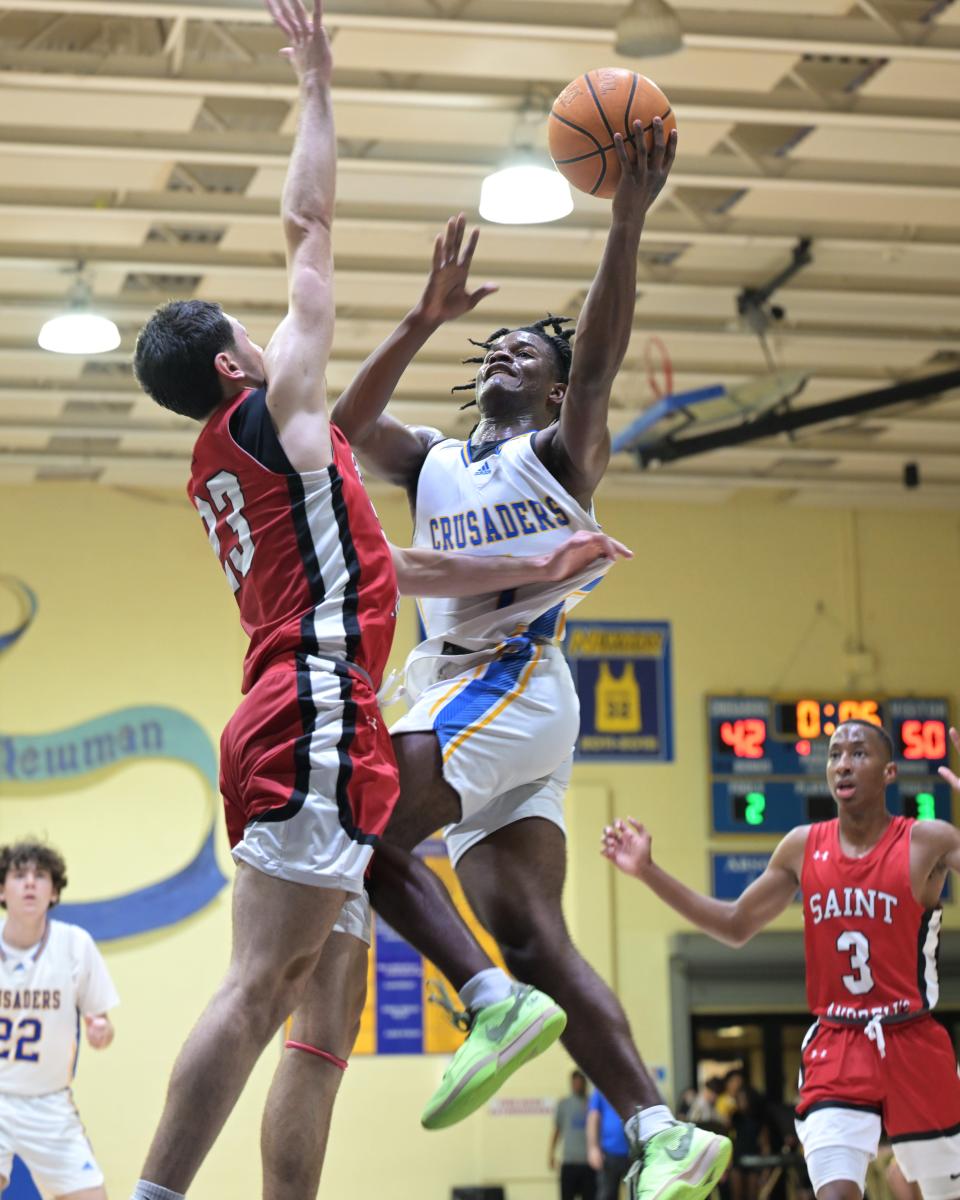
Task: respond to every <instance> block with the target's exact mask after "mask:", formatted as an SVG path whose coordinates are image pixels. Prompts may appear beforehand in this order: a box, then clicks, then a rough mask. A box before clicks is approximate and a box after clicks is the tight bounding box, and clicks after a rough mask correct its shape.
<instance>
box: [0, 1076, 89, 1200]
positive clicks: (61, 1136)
mask: <svg viewBox="0 0 960 1200" xmlns="http://www.w3.org/2000/svg"><path fill="white" fill-rule="evenodd" d="M15 1154H16V1155H19V1157H20V1158H22V1159H23V1161H24V1163H25V1164H26V1166H27V1169H28V1170H29V1171H30V1174H31V1175H32V1177H33V1181H34V1183H35V1184H36V1185H37V1187H38V1188H39V1189H40V1191H41V1192H43V1193H44V1194H45V1195H48V1196H66V1195H69V1193H70V1192H79V1191H83V1190H85V1189H86V1188H95V1187H100V1186H101V1184H102V1183H103V1172H102V1171H101V1170H100V1167H99V1165H98V1163H97V1160H96V1159H95V1158H94V1156H93V1149H92V1147H91V1145H90V1142H89V1140H88V1139H87V1135H86V1133H85V1131H84V1128H83V1122H82V1121H81V1120H80V1114H79V1113H78V1112H77V1109H76V1106H75V1105H74V1103H73V1095H72V1094H71V1092H70V1089H69V1088H64V1089H63V1091H60V1092H50V1093H48V1094H47V1095H46V1096H15V1095H12V1094H11V1093H9V1092H0V1177H3V1178H4V1179H6V1180H8V1181H9V1179H10V1173H11V1171H12V1170H13V1156H14V1155H15Z"/></svg>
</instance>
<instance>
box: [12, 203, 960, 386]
mask: <svg viewBox="0 0 960 1200" xmlns="http://www.w3.org/2000/svg"><path fill="white" fill-rule="evenodd" d="M2 215H3V213H2V209H0V217H2ZM93 284H94V290H93V296H92V302H93V304H94V306H95V307H96V309H97V311H99V312H102V313H103V314H104V315H105V316H109V317H111V318H113V319H114V320H118V321H120V322H121V323H122V324H128V325H129V324H132V323H140V322H142V321H145V320H146V319H147V318H148V317H149V316H150V314H151V313H152V312H153V311H154V310H155V309H156V308H157V307H159V306H160V305H161V304H164V303H165V302H166V301H167V300H168V299H169V297H168V296H167V295H166V294H162V293H159V292H158V293H156V294H155V295H149V296H146V295H140V294H137V295H131V294H124V293H121V294H119V295H112V294H109V293H106V294H100V293H98V292H97V291H96V280H95V279H94V280H93ZM63 306H64V297H63V295H48V296H45V297H41V296H37V294H36V293H33V294H30V295H23V294H20V293H6V294H3V293H0V317H23V316H25V315H29V316H32V317H33V318H34V319H35V320H36V321H37V322H38V323H39V322H41V321H44V320H46V319H47V318H48V317H49V316H52V315H54V314H55V313H56V312H58V311H60V310H61V309H62V308H63ZM231 307H232V310H233V315H234V316H236V317H237V318H239V319H240V320H242V321H244V322H246V323H248V324H249V323H251V322H254V323H257V324H268V323H273V324H278V323H279V322H280V320H281V319H282V317H283V316H284V314H285V312H286V305H285V304H283V303H282V302H280V301H278V302H277V303H276V304H263V303H262V302H251V303H244V302H243V301H240V302H239V303H237V302H232V304H231ZM401 315H402V313H401V312H400V311H399V309H398V310H397V312H396V314H394V316H395V318H396V319H394V318H393V317H390V316H386V315H381V313H380V312H379V311H377V312H373V311H369V312H368V311H364V312H363V313H355V312H353V311H352V306H350V311H348V312H345V313H344V314H343V315H340V316H338V317H337V331H338V338H339V337H342V336H344V333H345V335H346V336H347V337H348V338H350V339H356V338H358V337H361V336H362V337H363V338H364V340H366V341H368V342H369V343H370V344H371V346H372V345H373V344H375V343H376V342H378V341H382V340H383V339H384V338H386V337H387V336H388V335H389V334H390V332H391V331H392V330H393V328H394V326H395V325H396V323H397V320H398V319H399V317H400V316H401ZM489 324H490V322H489V320H487V321H484V320H482V319H478V318H477V317H476V316H473V317H472V318H471V317H468V318H460V319H459V320H458V321H457V323H456V326H455V332H456V338H457V341H458V344H459V343H460V342H462V341H463V340H464V339H466V338H470V337H473V338H477V339H480V338H483V337H486V335H487V334H488V333H489ZM633 329H634V334H635V336H643V335H653V334H656V335H657V336H659V337H661V338H670V337H677V338H687V339H690V338H703V337H708V338H723V340H724V344H725V345H736V346H739V347H743V348H748V347H749V348H753V349H756V350H757V353H758V355H759V353H760V352H759V348H758V343H757V340H756V335H755V334H754V333H753V332H752V331H750V330H749V329H748V328H746V326H744V325H741V324H739V323H736V322H734V321H733V318H732V314H728V315H726V316H722V315H721V316H716V317H707V316H703V317H700V316H692V317H689V318H685V317H682V316H680V315H671V316H669V317H657V316H655V315H648V314H645V313H644V314H638V315H636V316H635V317H634V323H633ZM435 338H436V335H435ZM951 338H954V339H960V327H958V328H957V329H956V330H953V331H944V332H941V333H940V335H939V336H931V335H930V333H929V330H927V331H926V332H923V331H921V330H920V329H918V327H917V326H916V325H913V326H910V325H908V324H903V325H902V326H899V327H896V326H887V325H884V326H883V327H879V328H878V327H872V326H864V325H858V324H853V325H845V324H844V323H843V320H842V318H834V317H831V318H830V319H826V318H824V319H823V320H816V319H813V318H808V317H801V318H795V319H790V320H788V321H787V322H785V323H783V324H780V325H778V326H777V330H776V334H775V341H776V344H777V346H778V347H779V348H780V350H781V352H782V351H783V349H784V348H785V347H792V346H796V347H802V346H803V344H804V343H805V342H816V343H818V344H819V343H836V344H837V347H838V348H849V347H855V348H857V349H859V350H862V352H863V353H864V354H866V355H869V356H870V360H871V362H874V363H875V362H876V354H877V350H878V349H879V348H881V347H885V348H889V347H890V346H898V345H901V346H903V347H907V348H909V349H910V350H911V351H912V352H914V354H915V355H916V358H917V360H918V361H919V360H920V359H921V358H922V357H923V356H924V355H933V354H936V353H938V352H940V351H942V350H943V349H944V347H945V345H946V344H949V342H950V340H951ZM432 344H433V343H428V346H429V345H432ZM420 357H421V361H424V360H425V359H427V358H429V357H430V351H429V349H428V350H427V351H426V352H424V351H421V356H420Z"/></svg>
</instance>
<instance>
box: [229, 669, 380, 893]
mask: <svg viewBox="0 0 960 1200" xmlns="http://www.w3.org/2000/svg"><path fill="white" fill-rule="evenodd" d="M220 788H221V791H222V793H223V799H224V806H225V809H226V818H227V833H228V835H229V838H230V845H231V847H232V849H233V856H234V858H235V859H237V860H238V861H242V862H246V863H249V864H250V865H251V866H253V867H256V868H257V869H258V870H260V871H263V872H265V873H266V874H268V875H275V876H277V877H278V878H280V879H287V880H290V881H292V882H294V883H307V884H313V885H315V886H319V887H332V888H344V889H345V890H346V891H348V892H354V893H357V892H360V891H361V890H362V888H363V876H364V872H365V871H366V868H367V865H368V863H369V861H370V857H371V855H372V854H373V849H374V846H375V845H376V841H377V837H378V835H379V834H381V833H382V832H383V830H384V827H385V826H386V824H387V821H388V820H389V818H390V814H391V813H392V812H393V809H394V807H395V805H396V803H397V799H398V796H399V780H398V774H397V764H396V760H395V758H394V756H393V747H392V745H391V742H390V736H389V733H388V732H387V729H386V726H385V724H384V721H383V718H382V717H381V715H380V709H379V706H378V705H377V698H376V694H375V692H374V690H373V686H372V684H371V683H370V682H369V681H368V680H367V679H366V677H364V676H362V675H360V674H359V673H357V672H355V671H353V670H351V669H350V668H348V667H347V666H346V665H345V664H343V663H334V662H332V661H330V660H328V659H322V658H314V657H310V656H306V655H300V656H297V657H296V658H291V659H284V660H281V661H278V662H277V663H275V664H274V665H273V666H271V667H270V668H268V670H267V671H265V672H264V674H263V675H262V676H261V677H260V679H258V680H257V682H256V683H255V684H254V686H253V687H252V688H251V690H250V692H249V693H248V694H247V696H246V697H245V699H244V701H243V703H242V704H241V705H240V707H239V708H238V709H237V711H236V712H235V713H234V715H233V716H232V717H231V719H230V721H229V723H228V724H227V727H226V729H224V731H223V736H222V737H221V739H220Z"/></svg>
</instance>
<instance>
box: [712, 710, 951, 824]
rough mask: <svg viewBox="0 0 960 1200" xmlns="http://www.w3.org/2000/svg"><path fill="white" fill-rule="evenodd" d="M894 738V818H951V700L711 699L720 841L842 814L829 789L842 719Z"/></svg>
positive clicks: (714, 800)
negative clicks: (947, 770)
mask: <svg viewBox="0 0 960 1200" xmlns="http://www.w3.org/2000/svg"><path fill="white" fill-rule="evenodd" d="M851 720H857V721H866V722H868V723H870V724H873V725H879V726H882V727H883V728H885V729H886V731H887V732H888V733H889V734H890V737H891V739H892V741H893V747H894V758H895V761H896V763H897V767H898V774H899V778H898V780H897V782H896V783H895V784H892V785H891V787H890V788H889V789H888V794H887V803H888V805H889V806H890V808H891V811H893V812H895V813H904V814H906V815H907V816H912V817H918V818H920V819H929V818H931V817H940V818H942V819H944V820H949V819H950V813H951V801H950V789H949V786H948V785H947V784H946V783H945V782H944V781H943V780H942V779H940V777H939V775H938V774H937V768H938V767H940V766H943V765H945V764H946V763H947V761H948V757H949V741H948V738H947V730H948V728H949V725H950V712H949V706H948V704H947V701H946V700H942V699H930V698H921V697H879V696H875V697H844V696H837V697H826V698H825V697H822V696H819V697H818V696H807V697H789V698H774V697H769V696H708V697H707V723H708V727H709V736H710V776H711V778H710V789H711V801H712V816H713V832H714V833H786V832H787V831H788V830H790V829H792V828H793V827H794V826H795V825H802V824H805V823H807V822H809V821H821V820H827V819H829V818H831V817H834V816H836V805H835V804H834V802H833V798H832V797H831V795H830V792H829V789H828V788H827V783H826V775H825V772H826V761H827V746H828V744H829V741H830V735H831V734H832V733H833V732H834V730H835V729H836V728H837V726H838V725H839V724H842V722H844V721H851Z"/></svg>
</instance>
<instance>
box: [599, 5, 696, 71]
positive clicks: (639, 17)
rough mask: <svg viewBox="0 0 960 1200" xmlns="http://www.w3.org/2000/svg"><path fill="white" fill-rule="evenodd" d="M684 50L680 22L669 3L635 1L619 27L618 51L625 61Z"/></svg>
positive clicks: (625, 13)
mask: <svg viewBox="0 0 960 1200" xmlns="http://www.w3.org/2000/svg"><path fill="white" fill-rule="evenodd" d="M682 47H683V30H682V28H681V26H680V18H679V17H678V16H677V14H676V13H675V12H674V11H673V9H672V8H671V7H670V5H669V4H667V3H666V0H633V2H632V3H631V4H629V5H627V8H626V11H625V12H624V14H623V16H622V17H621V18H620V20H619V21H618V23H617V38H616V43H615V49H616V51H617V53H618V54H622V55H624V57H626V58H653V57H655V56H656V55H658V54H675V53H676V52H677V51H678V50H680V49H682Z"/></svg>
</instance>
